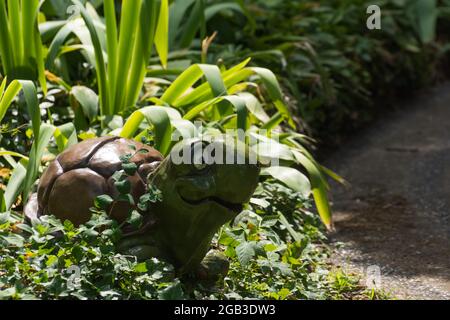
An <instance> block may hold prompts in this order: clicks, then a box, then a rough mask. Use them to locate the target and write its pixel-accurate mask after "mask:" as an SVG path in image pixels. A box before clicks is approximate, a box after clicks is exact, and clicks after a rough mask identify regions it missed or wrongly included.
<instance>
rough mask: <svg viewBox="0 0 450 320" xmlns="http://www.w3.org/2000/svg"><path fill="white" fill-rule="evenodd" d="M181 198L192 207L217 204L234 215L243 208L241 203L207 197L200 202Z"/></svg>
mask: <svg viewBox="0 0 450 320" xmlns="http://www.w3.org/2000/svg"><path fill="white" fill-rule="evenodd" d="M181 198H182V199H183V201H184V202H186V203H189V204H190V205H193V206H199V205H202V204H207V203H211V202H214V203H217V204H218V205H220V206H221V207H224V208H226V209H228V210H230V211H232V212H234V213H239V212H241V211H242V209H243V208H244V206H243V204H242V203H233V202H229V201H226V200H223V199H221V198H219V197H207V198H203V199H200V200H190V199H186V198H185V197H183V196H181Z"/></svg>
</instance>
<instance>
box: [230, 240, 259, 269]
mask: <svg viewBox="0 0 450 320" xmlns="http://www.w3.org/2000/svg"><path fill="white" fill-rule="evenodd" d="M235 250H236V256H237V258H238V260H239V262H240V263H241V265H243V266H247V265H248V264H249V263H250V261H251V260H252V259H253V258H254V257H255V254H256V252H255V243H254V242H247V241H244V242H241V243H240V244H239V245H238V246H237V247H236V249H235Z"/></svg>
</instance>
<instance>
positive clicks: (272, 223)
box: [0, 0, 450, 299]
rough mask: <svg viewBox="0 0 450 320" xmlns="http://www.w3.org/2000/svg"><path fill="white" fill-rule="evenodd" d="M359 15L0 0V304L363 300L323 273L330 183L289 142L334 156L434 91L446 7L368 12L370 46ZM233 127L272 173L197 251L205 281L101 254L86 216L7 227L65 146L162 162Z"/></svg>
mask: <svg viewBox="0 0 450 320" xmlns="http://www.w3.org/2000/svg"><path fill="white" fill-rule="evenodd" d="M369 4H372V1H367V0H323V1H312V0H298V1H285V0H235V1H232V0H229V1H226V2H224V1H218V0H173V1H169V0H160V1H153V0H133V1H122V2H121V1H115V0H103V1H101V0H90V1H79V0H64V1H61V0H45V1H39V0H17V1H6V0H5V1H3V0H0V73H1V76H0V80H1V81H0V124H1V127H0V163H1V169H0V212H2V213H1V214H0V297H1V298H66V297H77V298H105V299H114V298H117V299H129V298H146V299H152V298H181V297H185V298H186V297H195V298H229V299H234V298H249V297H250V298H267V299H297V298H308V299H310V298H319V299H332V298H343V297H345V298H352V297H355V295H357V296H358V297H377V296H376V293H374V292H372V293H371V295H369V296H367V295H366V293H364V290H363V289H361V288H360V287H359V286H358V285H357V279H355V278H352V277H349V276H348V275H347V274H345V273H343V272H341V271H333V270H332V268H331V267H330V266H329V265H328V264H327V262H326V261H327V257H328V255H329V248H328V247H327V245H326V236H325V229H326V228H328V229H331V228H332V219H331V210H330V207H329V203H328V198H327V192H328V183H327V177H328V176H329V177H331V178H333V179H335V180H338V181H339V182H343V179H342V178H341V177H339V176H338V175H336V174H335V173H333V172H332V171H330V170H329V169H327V168H324V167H323V166H321V165H320V164H319V163H318V162H317V161H316V160H315V158H314V156H313V154H311V152H310V149H311V148H312V147H313V144H314V143H313V140H312V139H311V138H309V137H307V136H306V135H304V134H305V133H307V134H313V135H314V136H315V137H319V138H321V139H322V141H323V142H335V140H336V137H337V136H338V135H337V134H340V133H346V132H348V131H349V130H352V129H354V128H355V127H357V126H358V125H360V124H361V123H364V122H365V121H367V120H369V119H370V118H372V116H373V115H374V114H375V113H376V111H377V110H379V109H382V108H380V105H383V107H385V104H386V101H388V100H389V99H388V98H392V97H394V96H395V95H397V94H398V93H399V92H400V93H401V92H402V91H405V92H409V91H410V90H411V89H417V88H422V87H424V86H426V85H428V84H430V83H432V82H434V81H436V80H438V79H440V78H442V77H443V76H444V73H445V70H446V68H445V67H446V64H445V62H446V57H447V52H448V49H449V46H448V44H447V39H446V35H445V33H444V32H442V30H445V28H448V27H449V22H450V21H449V17H450V10H449V8H450V2H449V1H448V0H440V1H437V0H395V1H389V0H380V1H378V3H377V4H378V5H379V6H380V7H381V9H382V29H381V30H368V29H367V28H366V20H367V17H368V14H367V12H366V8H367V7H368V5H369ZM442 71H444V72H442ZM381 99H382V100H381ZM380 101H382V103H381V102H380ZM194 123H196V124H197V125H198V124H201V128H200V129H198V128H197V127H196V125H194ZM239 129H242V130H245V131H247V132H248V133H249V135H250V137H251V139H249V140H250V141H247V142H248V144H249V147H250V148H252V149H253V150H254V151H256V152H257V154H258V156H259V159H260V160H266V161H267V160H270V159H272V158H277V159H280V160H281V162H280V164H279V165H278V166H273V167H270V168H266V169H264V170H263V172H262V175H261V179H260V180H261V183H260V186H259V188H258V190H257V192H256V194H255V195H254V197H253V198H252V200H251V202H250V204H248V205H247V207H246V210H244V211H243V212H242V213H241V214H240V215H239V216H238V218H236V219H235V220H234V221H232V222H230V224H229V225H226V226H224V227H223V228H222V230H221V231H220V232H219V233H218V234H217V236H216V238H215V240H214V243H213V245H212V248H213V249H216V250H218V251H221V252H223V253H224V254H225V255H226V256H227V257H228V259H229V261H230V262H231V265H230V270H229V273H228V276H226V277H225V278H223V279H214V281H206V280H205V282H204V283H200V284H199V283H198V281H196V280H195V279H194V280H193V279H192V278H190V277H189V276H188V277H183V278H182V279H179V278H178V277H177V274H176V273H175V271H174V270H173V268H172V267H171V266H170V265H167V264H165V263H163V262H160V261H157V260H150V261H147V262H144V263H137V262H136V261H135V259H134V258H133V257H127V256H124V255H121V254H119V253H118V252H117V250H116V249H115V245H116V243H117V241H118V239H120V228H119V226H117V224H116V223H115V222H114V221H111V220H109V219H108V217H107V216H106V215H105V213H104V212H102V210H101V209H102V208H101V205H100V204H99V203H97V205H99V207H98V208H97V210H96V214H95V215H94V217H93V219H92V221H90V222H89V223H88V224H86V225H84V226H82V227H80V228H75V227H74V226H73V225H71V223H70V222H67V221H66V222H61V221H57V220H56V219H54V218H52V217H46V218H43V219H42V220H41V221H34V222H33V223H32V225H31V226H30V225H29V224H26V223H25V222H24V221H23V217H22V214H21V211H22V210H23V206H24V203H26V201H27V199H28V197H29V196H30V194H31V193H32V192H33V191H34V190H35V189H36V184H37V182H38V178H39V176H40V174H41V173H42V171H43V170H44V169H45V167H46V165H47V164H48V163H49V161H51V160H52V159H54V158H55V157H56V156H57V155H58V154H59V153H61V152H62V151H64V150H65V149H66V148H68V147H70V146H71V145H73V144H75V143H77V142H79V141H82V140H86V139H89V138H94V137H99V136H105V135H116V136H121V137H124V138H131V139H136V140H140V141H144V142H145V143H147V144H149V145H152V146H154V147H155V148H156V149H158V150H159V151H160V152H161V153H162V154H164V155H167V154H169V152H170V150H171V149H172V148H173V146H174V145H175V143H176V141H174V139H173V137H182V138H199V137H205V136H206V137H214V136H217V135H223V134H224V133H225V132H226V133H227V134H231V135H237V132H238V130H239ZM269 145H271V146H272V148H271V149H269V148H268V146H269ZM274 147H275V148H274ZM117 183H120V179H118V181H117ZM149 199H150V200H151V199H153V198H152V197H151V196H149V195H147V200H149ZM103 200H106V201H107V200H108V199H105V198H103ZM312 212H314V213H312ZM315 212H317V213H318V215H316V214H315ZM138 220H139V215H136V214H134V215H133V213H132V214H131V215H130V219H129V222H138ZM77 268H79V269H77ZM74 270H75V271H76V270H80V274H79V277H78V278H77V279H78V280H77V281H72V280H74V278H73V277H72V276H73V273H72V272H73V271H74ZM99 270H102V272H99ZM71 277H72V278H71ZM209 280H211V279H209ZM216 280H218V281H216ZM360 293H362V295H359V294H360Z"/></svg>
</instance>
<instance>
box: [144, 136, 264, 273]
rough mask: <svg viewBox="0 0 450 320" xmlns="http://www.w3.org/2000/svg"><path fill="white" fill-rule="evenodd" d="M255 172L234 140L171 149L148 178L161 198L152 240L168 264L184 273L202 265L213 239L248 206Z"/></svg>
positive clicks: (192, 143)
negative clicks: (199, 264) (165, 257)
mask: <svg viewBox="0 0 450 320" xmlns="http://www.w3.org/2000/svg"><path fill="white" fill-rule="evenodd" d="M259 173H260V169H259V166H258V165H257V164H256V157H255V156H254V155H253V154H251V153H250V152H249V151H248V150H247V148H246V147H245V145H244V144H242V143H237V142H236V141H232V142H227V141H226V140H219V139H216V140H214V141H203V140H190V141H186V142H184V143H180V144H178V145H177V146H175V147H174V148H173V149H172V152H171V153H170V155H169V156H168V157H167V158H166V159H165V160H164V161H163V162H162V163H161V165H160V166H159V168H158V169H157V170H156V171H155V172H154V173H153V174H152V175H151V176H150V181H151V183H152V184H153V185H154V186H156V187H157V188H158V189H159V190H161V192H162V195H163V200H162V202H160V203H158V204H156V205H155V206H156V208H155V209H156V210H155V211H154V212H155V215H156V216H157V220H158V228H157V231H156V234H155V237H156V239H157V241H158V243H159V247H160V248H161V249H162V250H163V251H164V252H166V253H167V254H168V256H169V257H172V259H171V260H172V261H171V262H172V263H174V264H175V265H176V266H177V267H178V268H181V269H183V270H188V269H190V268H191V267H193V266H195V265H196V264H198V263H200V261H201V260H202V259H203V257H204V256H205V254H206V253H207V251H208V249H209V246H210V243H211V240H212V238H213V236H214V234H215V233H216V232H217V231H218V229H219V228H220V227H221V226H222V225H223V224H224V223H226V222H227V221H230V220H232V219H233V218H235V217H236V216H237V215H238V214H239V213H240V212H241V211H242V208H243V205H244V204H245V203H246V202H248V201H249V199H250V197H251V196H252V194H253V193H254V191H255V189H256V186H257V184H258V178H259Z"/></svg>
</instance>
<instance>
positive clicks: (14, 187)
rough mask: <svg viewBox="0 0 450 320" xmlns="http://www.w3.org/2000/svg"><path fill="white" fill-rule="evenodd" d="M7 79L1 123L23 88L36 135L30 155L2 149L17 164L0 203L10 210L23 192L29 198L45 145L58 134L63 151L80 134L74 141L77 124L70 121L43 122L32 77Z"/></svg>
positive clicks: (1, 90)
mask: <svg viewBox="0 0 450 320" xmlns="http://www.w3.org/2000/svg"><path fill="white" fill-rule="evenodd" d="M6 83H7V79H6V78H5V79H4V80H3V82H2V84H1V85H0V123H1V121H2V120H3V117H4V115H5V113H6V111H7V109H8V108H9V107H10V106H11V103H12V102H13V100H14V98H15V97H16V96H17V95H18V93H19V92H20V90H23V93H24V97H25V100H26V104H27V110H28V114H29V115H30V117H31V127H32V133H33V137H34V142H33V144H32V146H31V151H30V155H29V157H25V156H23V155H21V154H18V153H16V152H11V151H5V150H0V156H2V157H5V158H6V159H7V160H8V162H9V163H10V164H11V165H12V166H13V168H14V171H13V174H12V176H11V178H10V181H9V183H8V186H7V188H6V190H5V192H4V194H1V195H0V207H3V208H4V209H6V210H9V209H10V208H11V206H12V205H13V204H14V203H15V201H16V199H17V197H18V196H19V194H22V200H23V202H24V203H25V202H26V201H27V199H28V196H29V193H30V191H31V190H32V188H33V185H34V183H35V181H36V179H37V177H38V174H39V169H40V166H41V158H42V156H43V153H44V149H45V148H46V147H47V145H48V144H49V142H50V139H51V138H52V137H53V136H54V137H55V139H56V142H57V144H58V146H59V147H60V151H63V150H64V149H65V148H66V147H68V146H69V145H70V144H73V143H76V137H75V141H74V139H73V131H74V127H73V126H72V125H70V124H69V125H66V126H63V127H59V128H57V127H54V126H52V125H48V124H43V123H42V122H41V114H40V108H39V103H38V99H37V93H36V87H35V86H34V84H33V82H31V81H29V80H14V81H12V82H11V84H10V85H9V86H7V87H6ZM12 157H18V158H20V159H21V160H20V161H19V162H16V161H14V160H13V158H12Z"/></svg>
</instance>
